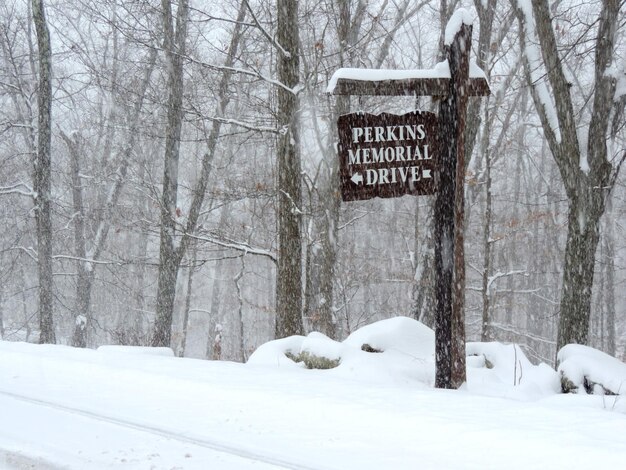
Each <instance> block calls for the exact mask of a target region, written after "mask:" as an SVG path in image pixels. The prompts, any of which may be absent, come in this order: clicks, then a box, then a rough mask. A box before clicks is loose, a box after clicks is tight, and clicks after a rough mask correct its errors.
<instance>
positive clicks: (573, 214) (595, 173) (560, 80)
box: [516, 0, 620, 351]
mask: <svg viewBox="0 0 626 470" xmlns="http://www.w3.org/2000/svg"><path fill="white" fill-rule="evenodd" d="M619 4H620V2H619V0H606V1H604V2H603V3H602V9H601V12H600V15H599V17H598V22H597V24H598V32H597V36H596V43H595V70H594V73H595V83H594V88H593V90H594V91H593V97H592V100H593V101H592V103H593V104H592V106H591V114H590V121H589V129H588V134H587V143H588V144H587V148H586V149H584V148H581V146H580V142H579V138H578V132H579V131H578V130H577V123H576V113H575V112H574V106H573V101H572V98H571V94H570V93H571V91H570V89H571V86H572V84H571V83H570V82H569V81H568V79H567V77H566V75H565V72H564V70H563V61H562V59H561V55H560V53H559V48H558V45H557V41H556V35H555V33H554V30H553V27H552V15H551V13H550V6H549V4H548V1H547V0H532V16H531V15H530V14H529V12H528V11H526V10H522V9H521V8H519V5H518V8H517V10H516V11H517V15H518V19H519V24H520V30H521V31H522V34H521V45H522V52H523V54H524V57H525V60H524V68H525V70H526V77H527V82H528V83H529V85H530V91H531V95H532V97H533V101H534V102H535V108H536V109H537V112H538V114H539V117H540V120H541V124H542V128H543V131H544V135H545V137H546V140H547V141H548V144H549V146H550V151H551V152H552V156H553V157H554V159H555V161H556V164H557V166H558V168H559V171H560V173H561V178H562V180H563V185H564V186H565V191H566V193H567V198H568V202H569V215H568V234H567V245H566V247H565V263H564V267H563V288H562V294H561V306H560V316H559V327H558V333H557V351H558V350H559V349H560V348H562V347H563V346H564V345H566V344H569V343H580V344H585V343H587V340H588V329H589V318H590V313H591V291H592V286H593V275H594V264H595V263H594V258H595V252H596V248H597V246H598V239H599V221H600V218H601V216H602V214H603V212H604V206H605V198H606V197H607V196H608V194H609V193H610V191H611V188H610V187H609V182H610V181H611V168H612V167H611V163H610V162H609V161H608V156H607V145H606V140H607V131H608V121H609V116H610V111H611V107H612V106H613V105H614V101H613V97H614V96H615V88H616V79H615V77H613V76H611V74H609V73H607V71H608V70H609V68H610V67H611V66H612V62H613V59H614V45H615V31H616V26H617V20H618V17H619V15H618V13H619ZM528 22H534V23H535V24H536V28H529V27H527V23H528ZM533 29H534V30H535V31H536V34H537V37H538V39H539V46H540V47H541V56H542V58H543V61H544V63H545V68H546V71H547V73H546V77H547V80H548V82H549V84H550V86H551V88H552V93H553V97H554V107H553V109H552V116H553V117H551V115H550V112H549V111H548V108H550V107H552V104H551V102H546V101H545V100H544V99H545V97H544V96H543V94H542V93H541V92H540V91H539V90H538V88H537V87H538V83H539V82H541V81H542V80H543V79H544V78H543V77H540V78H538V79H537V77H536V76H535V71H534V70H535V69H534V68H535V67H536V66H537V64H535V63H530V59H529V55H530V56H531V57H534V56H536V54H528V53H527V52H526V51H527V50H528V48H532V47H533V42H534V41H536V39H535V38H534V37H533V35H532V30H533ZM554 118H556V119H554Z"/></svg>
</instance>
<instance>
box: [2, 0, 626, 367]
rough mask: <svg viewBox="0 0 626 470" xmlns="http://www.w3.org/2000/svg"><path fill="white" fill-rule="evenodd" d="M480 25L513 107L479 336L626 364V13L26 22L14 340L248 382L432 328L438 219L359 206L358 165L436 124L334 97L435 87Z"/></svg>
mask: <svg viewBox="0 0 626 470" xmlns="http://www.w3.org/2000/svg"><path fill="white" fill-rule="evenodd" d="M459 7H465V8H468V9H469V10H471V11H473V12H474V14H475V16H476V21H475V24H474V41H473V45H472V46H473V57H474V59H475V61H476V63H477V64H478V65H479V66H480V67H481V68H482V69H483V70H484V71H485V73H486V75H487V76H488V79H489V82H490V84H491V91H492V93H491V96H489V97H487V98H483V99H480V100H478V99H477V100H475V101H472V102H471V103H470V111H469V114H468V116H469V121H468V130H467V134H466V152H467V153H466V155H467V157H466V158H467V160H468V165H467V169H466V194H465V197H466V223H465V246H466V249H465V251H466V273H467V282H466V312H465V315H466V331H467V337H468V339H469V340H483V341H489V340H497V341H504V342H515V343H518V344H520V345H521V346H522V347H523V348H524V350H525V352H526V354H527V355H528V357H529V358H531V359H532V360H534V361H544V362H547V363H549V364H553V363H554V358H555V354H556V349H557V344H559V345H560V344H562V343H563V341H565V342H585V343H588V344H589V345H591V346H594V347H596V348H599V349H602V350H604V351H606V352H608V353H609V354H611V355H615V356H617V357H619V358H621V359H622V360H625V359H626V296H624V295H623V294H621V293H622V292H623V291H622V289H624V288H625V287H626V237H625V236H624V233H625V230H626V227H625V224H626V217H625V214H626V204H625V203H624V202H625V200H626V185H625V181H626V180H625V176H624V171H623V170H622V171H621V173H620V171H619V169H620V166H621V164H622V162H623V161H624V158H625V157H626V151H625V146H626V132H625V131H624V129H625V125H626V118H625V115H624V105H625V103H626V72H625V71H626V12H625V6H624V1H613V0H606V1H594V2H582V1H557V2H550V3H548V2H547V1H542V0H533V1H532V2H530V1H523V0H519V1H515V0H513V1H510V2H509V1H505V2H496V1H494V0H477V1H476V2H461V1H446V0H442V1H428V0H424V1H411V0H380V1H358V0H354V1H347V0H335V1H306V0H305V1H300V2H295V1H292V0H279V1H278V2H266V1H250V2H248V1H245V0H244V1H242V2H237V1H236V0H233V1H226V2H213V1H209V0H206V1H200V0H180V1H179V2H173V1H171V0H163V1H162V2H160V3H159V2H157V1H152V0H150V1H140V0H124V1H121V0H51V1H46V2H43V1H41V0H33V1H32V2H29V1H27V0H7V1H6V2H3V3H2V5H0V136H1V137H0V169H1V170H0V338H1V339H6V340H12V341H13V340H26V341H40V342H56V343H59V344H71V345H75V346H82V347H85V346H86V347H96V346H98V345H102V344H141V345H149V344H155V345H171V346H172V347H173V348H174V349H175V351H176V352H177V354H179V355H184V356H189V357H206V358H213V359H228V360H237V361H245V360H246V358H247V357H248V356H249V355H250V353H251V352H252V351H254V350H255V349H256V347H258V346H259V345H260V344H262V343H264V342H266V341H268V340H270V339H273V338H274V337H275V336H277V335H278V336H281V335H283V334H289V333H298V332H303V333H305V332H308V331H311V330H317V331H322V332H324V333H326V334H327V335H328V336H331V337H333V338H336V339H342V338H345V337H346V336H347V335H348V334H349V333H350V332H352V331H354V330H355V329H356V328H358V327H360V326H362V325H364V324H366V323H369V322H372V321H374V320H379V319H382V318H388V317H391V316H397V315H405V316H411V317H414V318H416V319H419V320H421V321H423V322H424V323H425V324H427V325H429V326H433V322H434V305H435V300H434V297H433V296H434V279H433V234H432V205H433V197H432V196H421V197H411V196H405V197H402V198H398V199H389V200H381V199H375V200H371V201H362V202H352V203H349V204H341V203H340V200H339V193H338V186H337V178H336V171H337V165H338V162H337V156H336V152H335V148H334V142H335V141H336V128H335V123H336V118H337V116H338V115H340V114H343V113H345V112H349V111H358V110H362V111H366V112H370V113H379V112H395V113H398V114H401V113H404V112H408V111H411V110H414V109H424V110H433V109H435V106H436V104H435V103H434V102H433V100H431V99H430V98H423V97H422V98H417V97H400V98H389V97H384V98H382V97H352V98H347V97H335V96H331V95H328V94H327V93H326V87H327V84H328V82H329V79H330V77H331V76H332V74H333V73H334V72H335V70H337V69H338V68H340V67H362V68H390V69H416V68H417V69H421V68H431V67H434V65H435V64H436V63H437V62H438V61H440V60H441V58H442V56H443V47H444V36H443V31H444V29H445V25H446V24H447V22H448V20H449V18H450V16H451V15H452V13H453V12H454V11H455V10H456V9H457V8H459ZM603 151H604V153H603ZM290 185H291V186H290ZM587 266H590V269H587ZM587 304H588V305H587ZM293 312H296V315H295V320H293ZM289 315H292V318H291V320H290V321H287V322H285V321H284V320H285V319H286V318H287V319H288V318H289ZM277 317H278V319H279V321H277ZM292 320H293V321H292ZM290 322H291V323H290ZM294 322H295V323H294ZM564 322H565V323H566V324H564ZM572 328H573V329H572ZM564 338H565V339H564ZM566 339H569V340H567V341H566ZM570 340H571V341H570Z"/></svg>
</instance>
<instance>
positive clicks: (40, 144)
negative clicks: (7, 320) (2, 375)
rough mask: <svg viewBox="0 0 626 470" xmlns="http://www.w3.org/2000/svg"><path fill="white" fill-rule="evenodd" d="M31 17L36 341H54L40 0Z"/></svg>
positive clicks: (46, 53) (47, 55)
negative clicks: (35, 58)
mask: <svg viewBox="0 0 626 470" xmlns="http://www.w3.org/2000/svg"><path fill="white" fill-rule="evenodd" d="M32 6H33V21H34V23H35V30H36V32H37V45H38V48H39V90H38V108H39V118H38V131H39V134H38V138H37V158H36V161H35V168H34V178H33V179H34V185H33V191H34V192H35V221H36V225H37V256H38V266H39V342H40V343H55V342H56V337H55V333H54V322H53V316H52V315H53V312H52V288H53V283H52V218H51V211H50V206H51V201H50V199H51V192H50V175H51V154H50V153H51V152H50V147H51V142H52V134H51V131H52V124H51V118H52V113H51V110H52V83H51V78H52V64H51V60H52V52H51V49H50V31H49V30H48V24H47V22H46V16H45V11H44V7H43V0H33V1H32Z"/></svg>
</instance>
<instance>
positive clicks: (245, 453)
mask: <svg viewBox="0 0 626 470" xmlns="http://www.w3.org/2000/svg"><path fill="white" fill-rule="evenodd" d="M0 394H1V395H4V396H7V397H10V398H13V399H15V400H20V401H24V402H27V403H32V404H35V405H38V406H45V407H48V408H52V409H56V410H61V411H64V412H67V413H72V414H75V415H79V416H83V417H87V418H90V419H94V420H97V421H104V422H107V423H111V424H114V425H116V426H121V427H125V428H129V429H133V430H136V431H140V432H144V433H148V434H155V435H158V436H161V437H164V438H166V439H172V440H175V441H179V442H185V443H188V444H192V445H195V446H199V447H204V448H207V449H211V450H214V451H217V452H222V453H225V454H230V455H235V456H237V457H241V458H244V459H248V460H252V461H256V462H262V463H266V464H269V465H274V466H276V467H279V468H285V469H289V470H330V469H328V468H321V467H311V466H308V465H304V464H301V463H297V462H290V461H288V460H284V459H281V458H280V457H272V456H269V455H263V454H259V453H257V452H255V451H252V450H248V449H245V448H242V447H236V446H232V445H229V444H225V443H221V442H217V441H212V440H205V439H199V438H195V437H191V436H185V435H181V434H179V433H176V432H173V431H168V430H166V429H161V428H158V427H154V426H148V425H145V424H139V423H134V422H132V421H128V420H125V419H121V418H113V417H111V416H106V415H101V414H98V413H94V412H92V411H87V410H82V409H79V408H73V407H71V406H67V405H61V404H59V403H53V402H49V401H46V400H41V399H39V398H33V397H28V396H25V395H19V394H17V393H13V392H9V391H6V390H0Z"/></svg>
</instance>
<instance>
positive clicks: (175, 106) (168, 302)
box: [152, 0, 188, 346]
mask: <svg viewBox="0 0 626 470" xmlns="http://www.w3.org/2000/svg"><path fill="white" fill-rule="evenodd" d="M161 4H162V8H163V34H164V39H163V48H164V49H165V55H166V59H167V70H168V80H167V90H168V102H167V127H166V130H165V134H166V137H165V158H164V165H163V192H162V195H161V230H160V239H161V244H160V248H159V276H158V286H157V300H156V320H155V324H154V334H153V337H152V346H170V342H171V338H172V316H173V311H174V300H175V297H176V278H177V277H178V266H179V265H180V259H179V256H180V255H179V254H178V253H177V250H176V247H175V232H176V206H177V198H178V160H179V157H180V138H181V131H182V123H183V107H182V106H183V56H184V54H185V40H186V38H187V13H188V0H181V2H180V4H179V5H178V10H177V16H176V31H174V24H173V18H172V7H173V5H172V1H171V0H163V1H162V2H161Z"/></svg>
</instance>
